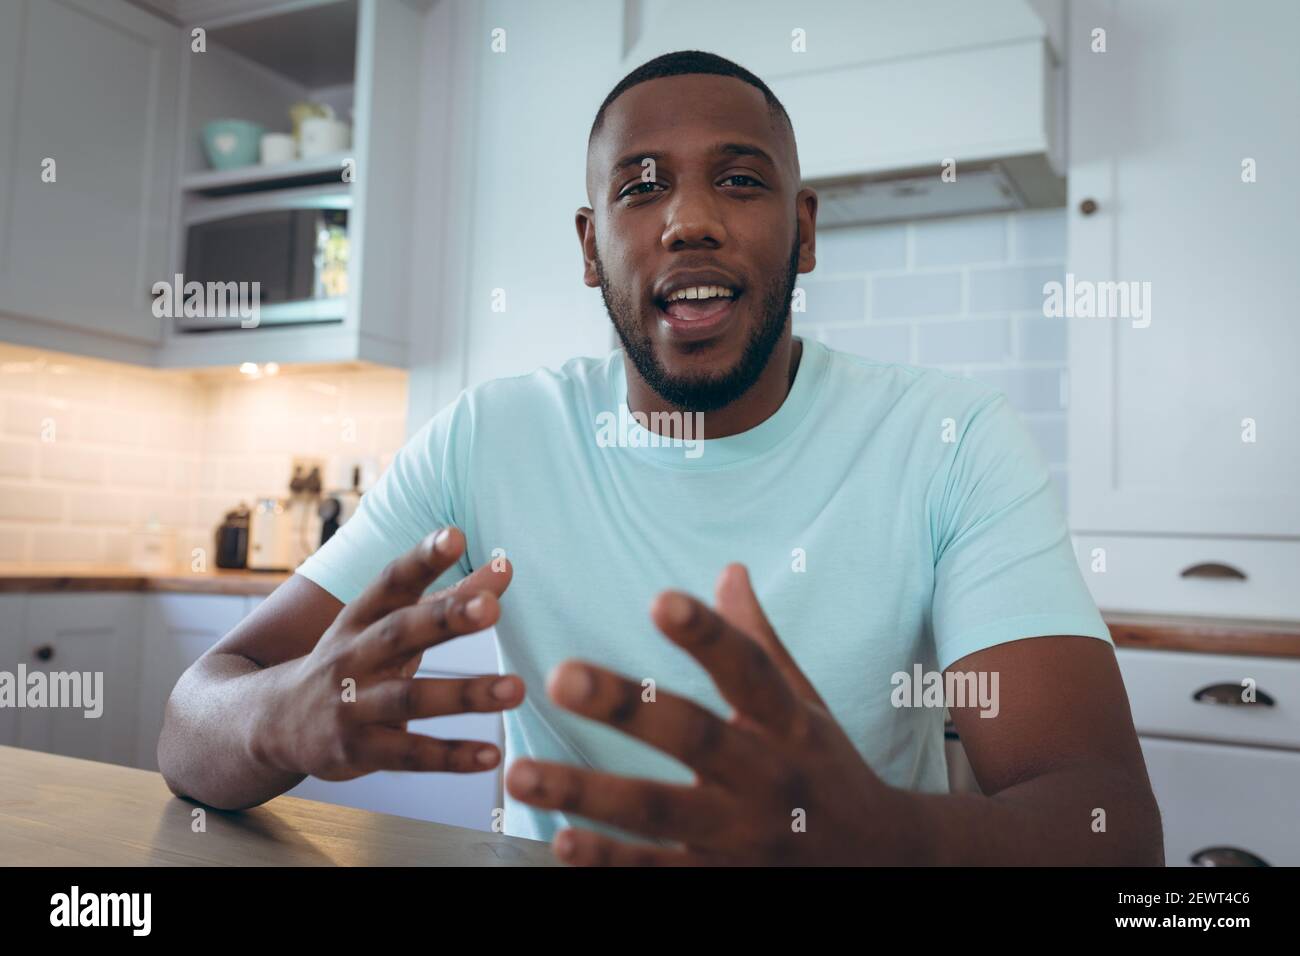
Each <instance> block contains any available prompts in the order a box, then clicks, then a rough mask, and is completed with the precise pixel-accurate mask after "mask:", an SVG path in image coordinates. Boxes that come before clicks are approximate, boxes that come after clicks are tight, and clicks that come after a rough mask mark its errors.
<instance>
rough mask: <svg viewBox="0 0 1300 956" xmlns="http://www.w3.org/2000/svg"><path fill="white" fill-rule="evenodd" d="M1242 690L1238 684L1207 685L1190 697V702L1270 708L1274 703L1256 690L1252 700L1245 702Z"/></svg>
mask: <svg viewBox="0 0 1300 956" xmlns="http://www.w3.org/2000/svg"><path fill="white" fill-rule="evenodd" d="M1242 690H1244V688H1243V687H1242V686H1241V685H1240V684H1207V685H1206V686H1204V687H1202V688H1201V689H1200V690H1198V691H1197V692H1196V693H1195V694H1193V695H1192V700H1194V701H1196V702H1197V703H1199V704H1227V705H1229V706H1231V707H1272V706H1274V704H1275V703H1276V702H1275V701H1274V700H1273V698H1272V697H1271V696H1270V695H1268V694H1266V693H1264V692H1263V691H1262V690H1259V689H1258V688H1256V690H1255V699H1254V700H1245V699H1244V698H1243V697H1242V696H1241V692H1242Z"/></svg>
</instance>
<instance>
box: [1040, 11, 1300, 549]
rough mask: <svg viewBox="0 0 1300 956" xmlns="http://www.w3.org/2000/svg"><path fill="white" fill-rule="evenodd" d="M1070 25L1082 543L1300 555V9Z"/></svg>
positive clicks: (1074, 380)
mask: <svg viewBox="0 0 1300 956" xmlns="http://www.w3.org/2000/svg"><path fill="white" fill-rule="evenodd" d="M1070 10H1071V25H1070V33H1069V35H1070V50H1069V59H1068V69H1069V73H1070V83H1069V156H1070V162H1069V192H1070V200H1069V203H1070V205H1069V210H1070V220H1069V222H1070V225H1069V244H1070V246H1069V264H1068V268H1067V273H1068V274H1069V275H1070V277H1072V280H1073V282H1072V284H1071V283H1069V282H1067V284H1066V287H1065V289H1064V292H1065V293H1066V296H1065V298H1069V293H1070V292H1071V291H1073V293H1074V296H1073V303H1074V307H1075V308H1074V311H1075V312H1076V313H1078V312H1083V313H1087V312H1089V311H1091V312H1092V313H1096V312H1103V313H1106V314H1107V315H1109V316H1110V317H1085V316H1082V315H1080V316H1077V317H1074V318H1071V319H1070V320H1069V321H1070V425H1069V427H1070V440H1071V449H1070V468H1071V476H1070V519H1071V524H1072V526H1073V527H1074V528H1075V529H1076V530H1079V531H1093V532H1138V533H1169V534H1194V535H1275V536H1300V495H1297V493H1296V489H1297V488H1300V376H1297V375H1296V373H1295V364H1296V361H1297V357H1300V321H1298V319H1297V315H1296V304H1297V302H1300V233H1297V224H1298V223H1300V190H1297V189H1296V185H1295V182H1294V175H1293V171H1292V167H1293V165H1294V159H1295V157H1296V156H1297V155H1300V121H1298V120H1297V113H1296V91H1297V89H1300V58H1297V57H1296V55H1295V50H1294V38H1295V36H1296V34H1297V32H1300V4H1295V3H1294V2H1293V0H1259V2H1256V3H1252V4H1250V8H1249V10H1248V11H1246V10H1243V9H1242V8H1241V7H1240V5H1233V4H1219V3H1180V2H1177V0H1146V2H1143V3H1115V2H1104V0H1075V2H1073V3H1072V4H1071V5H1070ZM1098 31H1104V36H1103V34H1102V33H1100V32H1098ZM1103 40H1104V44H1105V50H1104V52H1101V51H1100V50H1099V49H1096V48H1097V47H1099V46H1100V43H1101V42H1102V41H1103ZM1089 283H1091V284H1093V285H1092V286H1091V292H1092V293H1093V302H1092V305H1091V308H1090V307H1089V303H1088V302H1087V300H1086V298H1085V297H1086V296H1087V295H1088V288H1089V287H1088V285H1087V284H1089ZM1104 283H1121V284H1123V285H1122V286H1107V285H1104ZM1126 295H1127V297H1128V298H1127V302H1126V301H1125V296H1126Z"/></svg>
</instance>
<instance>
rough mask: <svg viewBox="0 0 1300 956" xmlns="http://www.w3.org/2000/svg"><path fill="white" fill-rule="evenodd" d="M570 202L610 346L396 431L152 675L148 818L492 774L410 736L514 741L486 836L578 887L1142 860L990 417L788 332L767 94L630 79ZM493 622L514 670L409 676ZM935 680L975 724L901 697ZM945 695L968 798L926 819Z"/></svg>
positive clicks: (1000, 405)
mask: <svg viewBox="0 0 1300 956" xmlns="http://www.w3.org/2000/svg"><path fill="white" fill-rule="evenodd" d="M587 192H588V200H589V202H590V206H587V207H584V208H582V209H580V210H579V211H578V213H577V220H576V221H577V229H578V238H579V240H580V243H581V247H582V254H583V259H584V263H585V273H584V281H585V282H586V283H587V285H589V286H593V287H594V286H599V288H600V290H601V293H602V295H603V297H604V300H605V304H606V307H607V309H608V311H609V314H610V317H611V319H612V320H613V323H614V327H615V328H616V329H617V331H618V334H619V336H620V337H621V339H622V342H623V349H621V350H619V351H616V352H614V353H612V354H611V355H610V356H608V357H607V358H605V359H603V360H599V359H575V360H573V361H571V362H569V363H567V364H566V365H565V366H564V368H563V369H562V370H560V371H558V372H554V371H546V370H543V371H538V372H535V373H533V374H531V375H526V376H522V377H519V378H512V379H506V380H499V381H494V382H489V383H486V384H485V385H482V386H479V387H477V388H473V389H470V390H468V391H467V392H464V393H462V395H461V396H460V398H459V399H458V400H457V401H456V402H455V403H453V404H452V405H451V406H449V407H448V408H446V409H444V410H443V411H442V412H441V413H439V414H438V415H437V416H436V417H435V418H434V419H433V420H432V421H431V422H429V423H428V424H427V425H426V426H425V427H424V428H423V429H422V430H421V431H420V432H419V433H418V434H417V435H416V436H415V437H414V438H413V439H411V441H410V442H409V443H408V444H407V445H406V446H405V447H404V448H403V449H402V451H401V453H400V454H399V455H398V456H397V457H396V460H395V461H394V462H393V464H392V466H391V467H390V468H389V470H388V471H387V472H386V473H385V475H384V476H383V478H382V480H381V481H380V482H379V483H378V485H377V486H376V487H375V488H374V490H372V491H371V492H370V493H368V494H367V495H366V496H365V498H364V499H363V503H362V507H361V508H360V510H359V512H358V514H357V515H356V517H354V518H353V519H352V520H351V521H350V522H349V523H348V524H346V525H345V526H344V527H343V529H342V530H341V531H340V532H339V533H338V534H337V535H335V537H334V538H332V539H331V540H330V541H329V543H328V544H326V545H325V546H324V547H323V548H322V549H321V550H320V551H319V552H318V553H317V554H316V555H314V556H313V557H312V558H311V559H309V560H308V561H307V562H306V563H305V564H304V565H303V566H302V567H301V568H300V569H299V571H298V574H297V575H295V576H294V577H293V578H291V579H290V580H289V581H287V582H286V583H285V584H284V585H282V586H281V587H280V588H279V589H277V591H276V592H275V593H274V594H273V595H272V596H271V598H270V599H269V600H267V601H266V602H265V603H264V604H263V605H262V606H261V607H260V608H259V609H258V611H257V612H255V613H254V614H253V615H251V616H250V617H249V618H248V619H247V620H246V621H245V622H243V623H242V624H241V625H240V626H239V627H238V628H236V629H235V630H234V631H233V632H232V633H231V634H229V635H228V636H227V637H226V638H224V639H223V640H222V641H221V642H220V643H219V644H218V645H217V646H216V647H214V648H213V649H212V650H211V651H210V652H209V653H208V654H206V655H205V656H204V657H203V658H202V659H201V660H200V661H199V662H198V663H196V664H195V665H194V666H193V667H192V668H191V669H190V670H189V671H188V672H187V673H186V675H185V676H184V677H183V678H182V679H181V681H180V682H179V683H178V685H177V687H176V690H175V692H174V693H173V695H172V698H171V701H170V703H169V706H168V714H167V720H166V725H165V727H164V730H163V734H162V738H161V740H160V742H159V762H160V765H161V766H162V768H163V772H164V774H165V775H166V777H167V780H168V782H169V784H170V785H171V787H172V788H173V790H175V791H176V792H177V793H178V794H185V795H189V796H192V797H194V798H196V799H198V800H201V801H204V802H207V803H210V804H213V805H215V806H219V807H227V808H231V807H246V806H250V805H254V804H257V803H259V802H261V801H264V800H267V799H269V798H270V797H272V796H274V795H276V794H279V793H282V792H283V791H285V790H287V789H289V788H290V787H292V786H294V785H295V784H296V783H297V782H298V781H299V780H301V779H302V778H303V776H304V775H307V774H311V775H315V776H318V777H321V778H324V779H328V780H341V779H348V778H352V777H356V776H359V775H361V774H365V773H369V772H371V771H374V770H380V769H398V770H413V771H438V772H453V773H471V772H476V771H481V770H484V769H488V768H491V767H494V766H496V764H497V763H498V760H499V759H500V755H499V754H498V752H497V750H496V748H495V747H493V746H491V745H488V744H482V743H474V742H470V741H439V740H434V739H432V738H429V737H425V736H421V735H415V734H411V733H408V732H407V731H406V722H407V721H409V720H412V719H418V718H424V717H430V716H436V715H443V714H452V713H457V712H467V711H503V712H504V714H505V727H506V749H507V751H508V752H509V754H510V756H511V758H512V765H511V767H510V768H509V770H508V773H507V776H506V790H507V801H506V808H505V809H506V816H505V830H506V832H507V833H511V834H514V835H518V836H526V837H533V838H538V839H552V840H554V842H555V850H556V853H557V854H558V855H559V857H560V858H561V859H563V860H565V861H568V862H573V863H587V864H590V863H598V864H626V863H632V864H673V863H768V862H782V863H920V864H926V863H988V864H1006V863H1056V864H1070V863H1089V864H1091V863H1125V864H1158V863H1160V862H1161V860H1162V851H1161V834H1160V822H1159V813H1158V810H1157V808H1156V805H1155V802H1154V800H1153V798H1152V795H1151V791H1150V786H1149V783H1148V781H1147V776H1146V769H1145V766H1144V764H1143V760H1142V756H1141V751H1140V750H1139V748H1138V744H1137V738H1136V736H1135V734H1134V730H1133V725H1132V719H1131V717H1130V713H1129V708H1128V702H1127V699H1126V697H1125V694H1124V688H1123V685H1122V683H1121V680H1120V676H1119V672H1118V669H1117V667H1116V663H1115V656H1114V652H1113V648H1112V646H1111V644H1110V638H1109V634H1108V632H1107V630H1106V628H1105V625H1104V624H1103V623H1102V621H1101V619H1100V616H1099V615H1098V613H1097V610H1096V608H1095V606H1094V605H1093V603H1092V602H1091V600H1090V598H1089V596H1088V593H1087V590H1086V589H1085V587H1084V585H1083V583H1082V581H1081V580H1080V577H1079V573H1078V570H1077V568H1076V566H1075V564H1074V560H1073V556H1072V553H1071V547H1070V543H1069V537H1068V534H1067V531H1066V527H1065V523H1064V519H1063V516H1062V514H1061V509H1060V506H1059V503H1058V502H1057V499H1056V498H1055V492H1054V490H1053V489H1052V487H1051V486H1050V483H1049V479H1048V476H1047V473H1046V470H1045V468H1044V466H1043V464H1042V460H1041V458H1040V456H1039V455H1038V454H1037V452H1036V451H1035V450H1034V448H1033V446H1032V443H1031V442H1030V440H1029V438H1028V437H1027V434H1026V432H1025V430H1024V428H1023V426H1022V425H1021V424H1020V423H1019V421H1018V419H1017V418H1016V416H1015V414H1014V413H1013V412H1012V411H1011V409H1010V408H1009V407H1008V405H1007V403H1006V401H1005V400H1004V398H1003V397H1002V396H1001V395H1000V394H998V393H997V392H995V391H993V390H991V389H988V388H986V387H983V386H981V385H977V384H975V383H972V382H969V381H967V380H964V379H960V378H955V377H950V376H946V375H943V374H940V373H937V372H933V371H925V370H921V369H916V368H910V367H905V366H896V365H887V364H880V363H875V362H870V361H866V360H862V359H858V358H854V357H850V356H847V355H844V354H840V353H836V352H833V351H831V350H829V349H827V348H825V347H824V346H822V345H820V344H818V343H815V342H811V341H806V340H803V341H801V340H799V339H796V338H794V337H793V335H792V331H791V325H790V307H791V297H792V293H793V290H794V286H795V280H796V276H797V275H798V274H799V273H807V272H811V271H812V270H813V268H814V264H815V258H814V248H815V224H816V214H817V197H816V195H815V193H814V192H813V191H812V190H810V189H804V188H800V176H799V164H798V158H797V153H796V148H795V140H794V133H793V130H792V128H791V125H790V120H789V118H788V117H787V116H786V113H785V110H784V109H783V107H782V106H781V104H780V103H779V102H778V101H777V100H776V98H775V96H773V94H772V93H771V91H770V90H769V89H768V88H767V87H766V85H764V84H763V82H762V81H761V80H759V79H758V78H757V77H755V76H753V75H752V74H750V73H749V72H747V71H745V70H744V69H742V68H740V67H739V66H737V65H736V64H734V63H731V62H730V61H727V60H724V59H722V58H720V57H716V56H713V55H710V54H705V53H698V52H683V53H674V54H670V55H667V56H664V57H660V58H658V59H656V60H653V61H651V62H650V63H647V64H646V65H645V66H643V67H641V68H640V69H638V70H636V71H634V72H633V73H631V74H629V76H627V77H626V78H625V79H624V80H623V81H622V82H620V83H619V85H618V86H617V87H615V89H614V90H613V91H612V92H611V93H610V95H609V97H608V98H607V99H606V101H605V103H604V105H603V106H602V107H601V109H600V111H599V113H598V114H597V116H596V120H595V123H594V125H593V128H592V133H591V139H590V144H589V148H588V161H587ZM624 406H626V407H624ZM629 412H630V414H629ZM701 426H702V433H701V432H700V431H699V430H697V429H698V428H699V427H701ZM715 578H716V590H715V594H714V601H713V604H712V606H710V605H709V604H708V603H706V602H705V601H703V600H700V599H699V598H697V597H695V596H693V595H696V594H698V593H700V592H701V591H703V590H704V589H705V588H706V587H707V585H708V584H709V583H710V582H712V581H713V580H714V579H715ZM435 583H436V584H438V585H443V586H447V587H449V589H446V588H444V590H441V591H439V592H438V593H437V595H436V596H434V597H432V598H425V599H424V600H421V597H422V595H424V594H425V593H426V591H427V590H428V589H429V588H430V586H432V585H434V584H435ZM452 585H454V586H452ZM507 588H508V589H509V590H508V592H507ZM647 607H648V608H649V614H648V616H647V613H646V612H647ZM492 625H495V627H496V632H497V635H498V639H499V649H500V657H501V661H502V664H503V674H504V675H505V676H501V677H495V676H493V677H483V678H474V679H464V680H442V679H429V678H425V679H417V678H415V677H414V676H413V675H414V674H415V670H416V667H417V666H418V662H419V659H420V655H421V653H422V652H423V651H424V650H425V649H426V648H428V647H430V646H432V645H434V644H437V643H439V642H442V641H446V640H451V639H453V638H455V637H456V636H458V635H464V634H469V633H473V632H477V631H481V630H483V629H485V628H487V627H489V626H492ZM665 638H666V639H665ZM548 675H549V683H548V682H547V676H548ZM945 675H948V676H949V677H951V678H956V677H963V678H964V682H963V681H962V680H952V681H950V682H951V683H952V685H953V687H954V688H955V689H962V688H966V689H975V688H978V689H980V690H981V691H984V692H985V693H977V694H972V695H971V696H972V697H975V698H978V699H969V698H966V699H953V696H952V694H947V695H945V694H944V693H929V692H926V693H924V694H923V693H922V687H921V686H919V685H924V686H925V687H926V688H928V690H934V689H935V688H936V687H938V686H940V685H941V684H942V683H943V682H944V679H945ZM918 678H919V680H918ZM349 682H352V683H349ZM544 684H545V685H546V688H545V690H544V689H543V685H544ZM344 686H348V687H355V700H350V699H349V700H344V699H343V698H344V696H345V695H344V694H343V693H341V691H340V688H341V687H344ZM988 691H991V694H990V693H987V692H988ZM945 703H947V704H949V705H950V706H951V709H952V713H953V717H954V720H955V724H956V727H957V729H958V731H959V732H960V735H961V738H962V742H963V744H964V746H965V749H966V752H967V754H968V755H969V758H970V761H971V763H972V765H973V767H974V770H975V773H976V775H977V777H978V779H979V782H980V784H981V787H982V790H983V795H976V794H949V793H947V781H946V776H945V774H946V770H945V767H946V764H945V760H944V754H943V737H944V734H943V723H944V704H945ZM486 822H487V821H485V823H486Z"/></svg>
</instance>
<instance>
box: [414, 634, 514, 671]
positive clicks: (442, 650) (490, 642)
mask: <svg viewBox="0 0 1300 956" xmlns="http://www.w3.org/2000/svg"><path fill="white" fill-rule="evenodd" d="M497 670H498V664H497V632H496V628H492V627H489V628H488V629H487V630H486V631H479V632H478V633H477V634H467V635H465V636H464V637H457V638H455V639H454V640H450V641H446V642H444V643H442V644H438V645H435V646H434V647H431V648H429V649H428V650H427V651H425V652H424V657H422V658H421V659H420V673H422V674H424V673H430V674H433V673H444V674H495V673H497Z"/></svg>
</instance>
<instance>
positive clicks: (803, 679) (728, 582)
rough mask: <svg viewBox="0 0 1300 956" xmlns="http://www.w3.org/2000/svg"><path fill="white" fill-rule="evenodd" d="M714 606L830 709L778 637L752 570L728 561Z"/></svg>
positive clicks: (805, 694)
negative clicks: (760, 600) (752, 580)
mask: <svg viewBox="0 0 1300 956" xmlns="http://www.w3.org/2000/svg"><path fill="white" fill-rule="evenodd" d="M714 606H715V607H716V608H717V611H718V613H719V614H720V615H722V616H723V617H724V618H726V619H727V620H728V621H730V622H731V623H732V624H733V625H734V626H735V627H737V628H738V629H739V630H741V631H742V632H744V633H745V634H746V635H747V636H748V637H751V638H753V639H754V640H755V641H757V642H758V643H759V644H760V645H762V647H763V649H764V650H766V651H767V653H768V655H769V656H770V657H771V658H772V662H773V663H775V664H776V666H777V669H778V670H779V671H780V672H781V674H782V676H784V677H785V679H786V680H787V681H789V682H790V686H791V687H793V688H794V689H795V693H797V694H798V695H799V696H800V697H801V698H802V699H804V700H806V701H809V702H811V703H814V704H817V705H818V706H819V707H821V708H822V709H823V710H829V709H830V708H828V707H827V706H826V702H825V701H824V700H822V697H821V694H819V693H817V689H816V688H815V687H813V685H812V681H810V680H808V676H807V675H806V674H804V672H803V671H802V670H800V668H799V665H798V664H797V663H795V659H794V658H793V657H791V656H790V652H789V651H788V650H786V647H785V645H784V644H782V643H781V639H780V638H779V637H777V635H776V629H775V628H774V627H772V623H771V622H770V621H769V620H768V619H767V615H766V614H765V613H764V612H763V607H762V605H760V604H759V603H758V596H757V595H756V594H754V588H753V586H752V585H751V584H750V583H749V572H748V571H747V570H745V566H744V565H743V564H729V565H727V566H726V567H725V568H723V569H722V573H721V574H720V575H718V584H717V587H716V589H715V590H714Z"/></svg>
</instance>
